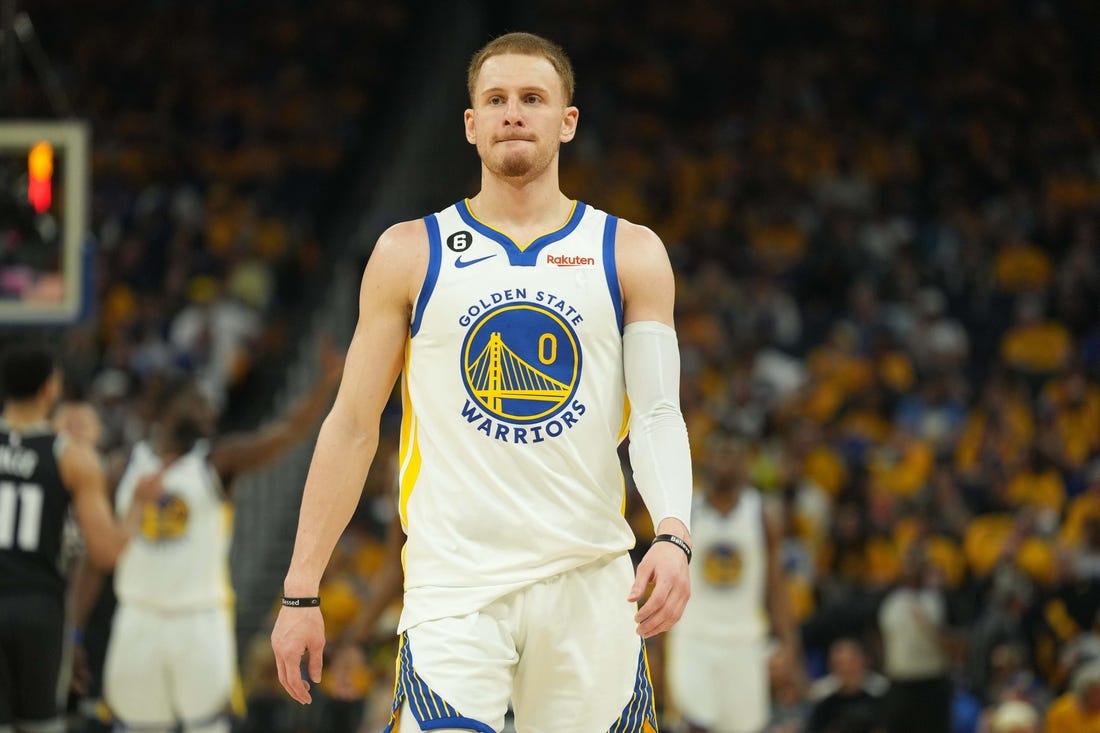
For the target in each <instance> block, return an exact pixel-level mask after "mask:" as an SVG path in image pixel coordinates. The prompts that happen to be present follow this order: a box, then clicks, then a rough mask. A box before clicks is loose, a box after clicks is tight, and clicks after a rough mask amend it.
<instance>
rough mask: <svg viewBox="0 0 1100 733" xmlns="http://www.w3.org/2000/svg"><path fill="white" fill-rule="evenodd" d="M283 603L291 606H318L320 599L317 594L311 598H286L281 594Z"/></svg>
mask: <svg viewBox="0 0 1100 733" xmlns="http://www.w3.org/2000/svg"><path fill="white" fill-rule="evenodd" d="M283 605H284V606H290V607H291V608H300V607H302V606H320V605H321V599H320V598H318V597H317V596H313V597H312V598H287V597H286V596H283Z"/></svg>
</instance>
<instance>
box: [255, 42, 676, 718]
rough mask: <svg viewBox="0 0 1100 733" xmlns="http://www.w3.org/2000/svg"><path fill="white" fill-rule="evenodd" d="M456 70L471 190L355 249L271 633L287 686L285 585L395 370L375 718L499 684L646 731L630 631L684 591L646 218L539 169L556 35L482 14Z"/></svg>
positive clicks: (329, 507)
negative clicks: (391, 598) (363, 256)
mask: <svg viewBox="0 0 1100 733" xmlns="http://www.w3.org/2000/svg"><path fill="white" fill-rule="evenodd" d="M468 81H469V91H470V99H471V108H470V109H468V110H466V113H465V129H466V137H467V140H468V141H469V142H470V143H471V144H474V145H476V146H477V150H478V154H479V156H480V158H481V161H482V181H481V190H480V192H479V193H478V194H477V195H476V196H474V197H473V198H471V199H468V200H464V201H460V202H459V203H457V204H455V205H454V206H452V207H449V208H447V209H446V210H444V211H441V212H439V213H437V214H434V215H431V216H428V217H426V218H425V219H423V220H420V221H413V222H405V223H402V224H398V225H396V226H395V227H392V228H391V229H390V230H388V231H387V232H386V233H385V234H383V235H382V237H381V239H380V240H379V242H378V244H377V245H376V247H375V249H374V253H373V254H372V256H371V260H370V262H369V263H368V265H367V268H366V272H365V273H364V277H363V285H362V290H361V294H360V320H359V324H358V326H357V329H356V333H355V336H354V338H353V340H352V345H351V348H350V349H349V352H348V361H347V366H346V369H345V372H344V374H345V378H344V380H343V383H342V384H341V387H340V391H339V393H338V395H337V399H336V404H335V405H334V407H333V410H332V412H331V413H330V414H329V417H328V418H327V419H326V420H325V423H324V425H323V427H322V429H321V434H320V437H319V438H318V443H317V450H316V453H315V454H314V460H313V465H312V466H311V468H310V473H309V477H308V478H307V481H306V488H305V495H304V498H303V503H302V510H301V517H300V520H299V524H298V536H297V541H296V543H295V548H294V557H293V559H292V561H291V566H290V569H289V571H288V574H287V578H286V583H285V586H284V593H285V594H286V598H285V599H284V606H288V607H284V608H283V609H282V611H281V613H280V615H279V618H278V619H277V621H276V625H275V629H274V630H273V632H272V643H273V647H274V650H275V653H276V660H277V663H278V665H279V674H280V679H281V681H282V683H283V685H284V686H285V687H286V688H287V690H288V691H289V692H290V694H291V695H292V696H293V697H294V698H295V699H296V700H298V701H300V702H309V701H310V695H309V691H308V685H307V684H306V682H305V680H303V679H302V677H301V673H300V664H301V660H302V657H303V655H304V654H305V653H308V655H309V676H310V678H311V679H312V680H313V681H314V682H318V681H319V680H320V674H321V652H322V647H323V644H324V628H323V622H322V619H321V614H320V612H319V610H318V609H317V608H314V607H308V606H312V604H314V603H319V601H318V600H317V599H316V596H317V589H318V584H319V581H320V578H321V575H322V572H323V570H324V567H325V565H326V563H327V562H328V559H329V557H330V555H331V553H332V549H333V546H334V545H335V543H336V541H337V539H338V537H339V535H340V533H341V532H342V531H343V529H344V527H345V526H346V524H347V522H348V519H349V518H350V516H351V514H352V511H353V508H354V507H355V505H356V503H357V501H358V498H359V493H360V490H361V487H362V485H363V479H364V477H365V475H366V473H367V470H368V468H369V466H370V463H371V461H372V460H373V457H374V452H375V450H376V448H377V444H378V427H379V417H380V415H381V412H382V409H383V407H384V406H385V403H386V401H387V398H388V396H389V394H390V391H391V389H392V385H393V384H394V382H395V381H396V378H397V376H398V375H399V374H400V373H402V372H403V374H404V378H403V380H402V397H403V408H404V413H403V423H402V435H401V449H402V450H401V492H400V515H401V520H402V524H403V527H404V529H405V532H406V534H407V541H406V544H405V548H404V569H405V603H404V611H403V615H402V618H401V622H400V631H401V632H402V637H401V646H400V649H401V652H400V656H399V660H398V679H397V686H396V690H395V696H394V698H395V699H394V714H393V719H392V720H391V724H390V727H391V728H396V727H397V726H398V725H399V726H400V730H401V731H402V733H408V732H409V731H413V732H415V731H418V730H421V729H424V730H428V729H431V730H441V731H459V730H460V731H470V730H473V731H482V732H483V733H490V732H492V731H500V730H501V728H502V727H503V724H504V717H505V713H506V710H507V708H508V706H509V703H511V704H512V706H513V708H514V711H515V721H516V728H517V730H518V731H521V733H546V732H549V731H554V732H555V733H569V732H570V731H576V732H577V733H594V732H597V733H598V732H600V731H607V730H611V731H616V732H622V733H625V732H627V731H639V732H640V731H649V730H654V729H655V727H656V720H655V713H654V707H653V700H652V688H651V685H650V681H649V676H648V665H647V662H646V658H645V651H644V645H643V643H642V640H641V639H640V638H639V636H641V637H648V636H652V635H655V634H659V633H661V632H663V631H665V630H667V629H668V628H669V627H670V626H671V625H672V624H673V623H675V621H676V620H677V619H678V618H679V616H680V614H681V613H682V611H683V608H684V605H685V604H686V603H687V599H688V596H689V592H690V591H689V578H688V560H689V556H690V537H689V536H688V521H689V518H690V496H691V484H692V481H691V464H690V457H689V451H688V442H687V431H686V428H685V426H684V421H683V417H682V416H681V414H680V409H679V397H678V395H679V354H678V349H677V345H676V337H675V331H674V330H673V327H672V324H673V321H672V314H673V276H672V269H671V267H670V265H669V262H668V257H667V255H666V253H665V250H664V247H663V245H662V244H661V242H660V240H659V239H658V238H657V237H656V236H655V235H654V234H653V233H652V232H651V231H649V230H648V229H645V228H643V227H640V226H637V225H634V224H631V223H629V222H626V221H622V220H619V219H616V218H615V217H613V216H609V215H608V214H605V213H603V212H601V211H598V210H596V209H594V208H592V207H589V206H586V205H585V204H584V203H581V202H577V201H573V200H571V199H569V198H568V197H566V196H565V195H564V194H562V192H561V190H560V189H559V186H558V151H559V147H560V145H561V144H562V143H563V142H567V141H569V140H571V139H572V138H573V135H574V133H575V131H576V126H577V119H578V112H577V109H576V108H575V107H572V106H571V99H572V92H573V74H572V69H571V67H570V65H569V61H568V59H567V58H566V57H565V55H564V53H563V52H562V51H561V49H560V48H558V47H557V46H556V45H554V44H552V43H550V42H548V41H546V40H545V39H542V38H539V37H537V36H532V35H529V34H523V33H516V34H509V35H506V36H502V37H500V38H498V39H496V40H494V41H493V42H491V43H490V44H489V45H487V46H486V47H485V48H483V49H482V50H481V51H479V52H478V53H477V54H476V55H475V56H474V58H473V60H472V62H471V64H470V68H469V75H468ZM628 396H629V409H628V408H627V397H628ZM628 431H629V434H630V439H631V442H630V450H631V462H632V466H633V469H634V472H635V477H636V481H637V484H638V487H639V490H640V491H641V494H642V497H643V499H644V500H645V502H646V505H647V508H648V509H649V512H650V514H651V516H652V518H653V521H654V524H655V525H656V529H657V532H658V535H659V541H655V543H654V544H653V546H652V547H651V548H650V549H649V551H648V552H647V554H646V555H645V557H644V558H643V560H642V562H641V563H640V565H639V567H638V569H637V572H636V573H635V572H634V569H633V568H632V566H631V564H630V560H629V557H628V555H627V551H628V550H629V549H630V547H631V546H632V545H633V543H634V538H633V535H632V533H631V531H630V528H629V526H628V524H627V522H626V520H625V519H624V518H623V505H624V500H625V494H624V480H623V477H622V473H621V469H620V465H619V459H618V454H617V447H618V445H619V443H620V442H621V441H622V439H623V438H624V437H625V435H626V434H627V432H628ZM650 585H652V586H653V591H652V593H651V594H650V595H649V599H648V600H647V601H646V602H645V604H644V605H643V606H642V608H641V609H640V610H639V609H638V608H637V606H636V602H637V601H638V600H640V599H641V598H642V596H643V594H644V593H645V590H646V588H647V587H648V586H650ZM302 606H307V607H305V608H303V607H302Z"/></svg>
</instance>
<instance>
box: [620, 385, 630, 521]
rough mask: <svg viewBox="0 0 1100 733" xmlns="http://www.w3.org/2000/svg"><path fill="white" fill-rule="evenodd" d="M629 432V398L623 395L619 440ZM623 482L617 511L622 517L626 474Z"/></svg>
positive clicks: (624, 502) (623, 513) (624, 514)
mask: <svg viewBox="0 0 1100 733" xmlns="http://www.w3.org/2000/svg"><path fill="white" fill-rule="evenodd" d="M629 432H630V398H629V397H626V396H624V397H623V422H622V425H620V426H619V442H620V443H622V442H623V440H624V439H625V438H626V436H627V433H629ZM622 483H623V498H622V501H621V502H620V504H621V505H620V507H619V513H620V514H622V515H623V516H624V517H625V516H626V476H623V477H622Z"/></svg>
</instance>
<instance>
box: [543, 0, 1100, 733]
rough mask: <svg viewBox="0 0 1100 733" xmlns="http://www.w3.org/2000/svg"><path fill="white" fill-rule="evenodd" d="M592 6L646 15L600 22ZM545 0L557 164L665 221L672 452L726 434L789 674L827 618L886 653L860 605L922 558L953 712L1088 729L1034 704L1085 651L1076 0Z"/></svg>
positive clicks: (632, 214)
mask: <svg viewBox="0 0 1100 733" xmlns="http://www.w3.org/2000/svg"><path fill="white" fill-rule="evenodd" d="M616 12H619V13H625V12H629V13H630V14H632V15H634V16H638V17H644V18H646V22H644V23H641V22H639V23H629V24H615V25H607V24H604V23H600V22H598V19H599V18H601V17H607V16H609V15H613V14H615V13H616ZM543 17H544V20H546V22H547V27H546V32H547V34H548V35H550V36H551V37H554V38H556V39H558V40H559V41H560V42H561V43H562V44H563V45H564V46H565V48H566V49H568V50H569V51H570V53H571V54H572V56H573V59H574V62H575V64H576V66H577V67H578V68H579V69H580V70H581V71H580V73H579V76H578V102H577V103H578V106H579V107H580V109H581V111H582V113H581V120H582V124H581V132H580V134H579V135H578V139H577V141H576V142H575V143H574V144H573V146H572V148H571V149H567V150H566V152H565V153H564V155H563V174H562V178H563V188H564V189H565V190H566V191H567V192H570V193H571V194H574V195H577V196H578V197H580V198H582V199H585V200H587V201H589V202H591V203H593V204H595V205H597V206H600V207H601V208H605V209H607V210H609V211H613V212H615V213H618V214H621V215H622V216H624V217H626V218H630V219H633V220H635V221H641V222H645V223H648V224H650V225H651V226H652V227H653V228H654V229H655V230H656V231H657V233H658V234H660V235H661V236H662V238H663V239H664V240H665V242H666V244H667V245H668V247H669V250H670V253H671V256H672V258H673V262H674V265H675V266H676V269H677V272H678V273H679V280H680V282H679V287H678V294H677V299H678V307H679V313H678V330H679V334H680V342H681V349H682V354H683V368H684V374H683V377H684V378H683V390H684V392H683V401H684V409H685V417H686V419H687V421H688V426H689V433H690V435H691V436H692V441H693V451H694V454H695V459H696V465H697V471H696V475H697V481H699V482H700V483H704V482H706V481H707V476H708V455H707V435H708V432H709V431H711V430H712V429H713V428H715V427H717V426H721V427H723V428H726V429H729V430H733V431H735V432H738V433H740V434H741V435H742V436H743V437H744V438H745V439H747V440H748V441H749V442H750V444H751V445H752V455H751V457H750V458H749V465H748V467H747V470H748V472H749V475H750V476H751V481H752V483H754V484H755V485H756V486H758V487H759V488H761V489H762V490H764V491H766V492H768V494H769V495H770V496H771V497H773V499H774V501H775V503H776V504H777V505H779V506H781V507H782V508H783V509H784V514H785V522H786V537H785V540H784V545H783V562H784V567H785V569H786V571H787V573H788V578H789V583H790V592H791V597H792V601H793V602H794V606H795V608H796V610H797V612H798V614H799V617H800V620H801V622H802V630H803V643H804V647H805V650H806V672H807V679H809V680H812V679H814V678H817V677H821V676H822V675H825V674H826V673H827V672H828V662H827V659H828V650H829V648H830V646H831V645H832V644H833V643H834V642H836V641H838V640H845V639H856V640H859V641H860V642H861V644H862V645H863V646H864V647H865V648H866V649H868V650H869V651H870V657H869V658H870V660H871V662H872V663H873V664H879V665H881V662H882V654H881V650H882V647H883V646H884V645H885V644H887V643H889V642H888V640H886V639H883V638H882V632H881V630H880V628H879V624H878V616H877V614H878V611H879V609H880V608H881V603H882V601H883V599H884V598H885V597H886V596H887V594H888V592H889V591H890V589H892V588H893V587H895V586H896V585H897V584H898V583H899V581H900V580H901V579H902V577H903V575H904V573H905V571H906V567H907V563H909V561H910V560H914V561H920V562H922V563H923V565H924V568H925V569H924V571H923V572H922V573H921V577H920V581H919V582H921V583H923V584H927V585H929V586H932V587H934V588H937V589H940V590H941V591H942V593H943V594H944V596H945V598H946V600H947V606H948V610H949V613H948V619H947V622H946V624H945V628H944V629H943V631H944V635H945V637H946V641H945V644H946V647H947V653H948V658H949V675H950V678H951V680H952V682H953V685H954V694H955V708H956V716H955V721H956V726H957V730H959V731H973V730H977V729H978V726H979V725H984V726H986V729H987V730H988V729H990V728H989V726H991V725H992V721H993V720H994V716H993V712H994V711H995V710H996V709H997V706H998V705H1000V704H1002V703H1004V702H1006V701H1009V700H1012V701H1016V702H1019V703H1022V704H1026V705H1028V706H1030V708H1031V709H1033V710H1034V711H1035V712H1036V717H1037V719H1038V720H1039V722H1038V723H1036V725H1040V724H1041V722H1042V715H1043V713H1044V712H1046V711H1047V710H1048V708H1049V711H1050V712H1049V716H1051V717H1050V720H1051V721H1052V722H1049V723H1048V726H1054V727H1048V728H1047V729H1048V730H1058V731H1062V730H1065V731H1071V730H1073V731H1076V730H1084V728H1079V727H1074V725H1076V724H1074V725H1070V724H1068V723H1067V722H1066V721H1067V719H1066V718H1064V717H1063V718H1058V720H1057V721H1055V717H1056V716H1057V715H1059V714H1061V715H1065V714H1066V713H1058V712H1057V711H1058V710H1059V706H1061V707H1062V708H1064V707H1066V705H1068V704H1069V703H1067V702H1065V701H1063V700H1062V698H1060V697H1059V696H1061V695H1063V694H1064V693H1065V694H1068V695H1069V696H1070V697H1072V696H1073V695H1074V690H1078V691H1080V690H1082V689H1083V690H1088V689H1091V688H1092V687H1095V686H1096V682H1095V680H1094V679H1092V677H1094V676H1095V673H1096V669H1095V667H1094V668H1092V669H1091V671H1090V669H1089V667H1088V663H1089V662H1090V661H1094V660H1097V659H1100V657H1098V653H1100V646H1098V645H1097V639H1098V638H1100V637H1098V636H1097V633H1098V631H1100V615H1098V613H1097V612H1098V610H1100V563H1098V559H1100V241H1098V234H1100V230H1098V226H1100V129H1098V128H1097V124H1098V122H1097V121H1098V120H1100V114H1098V112H1100V110H1098V100H1097V97H1096V95H1095V94H1093V93H1092V88H1091V85H1090V82H1088V81H1086V79H1087V74H1086V70H1087V69H1088V68H1095V63H1096V61H1097V52H1096V50H1095V47H1094V45H1093V44H1092V42H1091V40H1090V37H1089V35H1088V34H1087V32H1086V31H1085V30H1084V29H1085V28H1088V27H1096V23H1097V21H1098V20H1100V17H1098V15H1097V9H1096V7H1095V6H1094V5H1091V4H1089V3H1085V2H1067V3H1057V4H1055V3H1046V2H1009V3H1000V4H994V5H990V4H988V3H980V2H956V3H950V4H947V3H941V2H934V1H932V0H923V1H917V2H908V3H904V4H902V5H901V6H898V7H895V5H894V4H891V5H889V6H886V5H882V4H878V3H869V2H861V3H856V4H855V5H851V4H844V5H843V6H840V5H837V4H835V3H827V2H808V3H807V2H799V3H791V2H785V1H783V0H775V1H772V2H764V3H753V4H751V5H749V4H738V6H737V7H736V8H735V9H730V8H727V7H725V6H720V5H717V4H713V3H707V2H695V1H691V0H688V1H687V2H681V3H675V4H667V3H661V2H645V3H641V4H629V8H628V6H627V4H624V3H620V2H614V1H613V0H606V1H604V2H595V3H593V2H585V3H579V2H566V3H553V4H550V3H547V4H545V5H544V15H543ZM636 526H637V527H638V530H639V533H644V532H645V531H646V527H647V523H646V522H645V521H644V520H643V519H642V518H639V521H638V522H637V523H636ZM971 630H972V631H971ZM964 632H965V633H964ZM880 669H881V667H880ZM1082 670H1083V671H1082ZM1075 675H1077V676H1079V677H1080V679H1078V677H1075ZM1090 675H1092V677H1090ZM1075 680H1077V682H1076V686H1075ZM773 683H774V685H775V686H776V689H775V690H774V693H775V696H776V699H777V700H786V701H787V703H786V704H777V715H780V717H782V718H783V720H784V721H785V722H783V723H782V724H780V722H779V721H778V719H777V722H776V730H777V731H778V730H783V731H797V730H802V726H803V725H805V724H806V722H807V721H808V719H809V711H810V710H811V709H812V705H811V704H810V703H808V702H806V699H812V695H810V692H809V690H808V689H804V690H802V692H801V693H799V692H794V693H792V692H791V691H790V690H786V689H784V688H785V687H787V686H788V685H790V684H793V683H791V682H790V681H787V680H779V679H777V680H773ZM1082 699H1084V698H1082ZM797 700H802V702H800V703H798V704H795V702H794V701H797ZM1056 700H1057V701H1056ZM792 705H795V707H799V706H802V707H804V708H805V713H806V714H805V715H798V714H795V715H781V713H780V712H778V711H781V710H784V709H786V708H789V707H791V706H792ZM1016 707H1017V709H1018V706H1016ZM983 711H985V713H986V715H985V716H984V718H983ZM1082 715H1083V716H1084V718H1085V719H1088V720H1091V721H1093V722H1092V723H1090V724H1092V725H1095V724H1096V721H1098V720H1100V707H1097V701H1096V700H1095V693H1094V694H1093V696H1092V698H1090V699H1089V701H1088V702H1087V714H1086V713H1082ZM1063 725H1065V726H1067V727H1061V726H1063ZM1013 730H1015V729H1013ZM1089 730H1092V728H1089Z"/></svg>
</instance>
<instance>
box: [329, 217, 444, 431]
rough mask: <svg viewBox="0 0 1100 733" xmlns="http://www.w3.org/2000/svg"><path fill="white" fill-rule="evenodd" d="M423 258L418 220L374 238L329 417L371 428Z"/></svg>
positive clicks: (397, 356) (401, 359)
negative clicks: (352, 331) (352, 333)
mask: <svg viewBox="0 0 1100 733" xmlns="http://www.w3.org/2000/svg"><path fill="white" fill-rule="evenodd" d="M417 227H419V228H418V229H417ZM395 230H396V231H395ZM421 239H422V240H423V244H422V246H421V242H420V241H419V240H421ZM426 262H427V232H426V230H425V228H424V225H423V224H422V223H421V222H412V223H407V224H402V225H398V227H395V228H394V229H392V230H390V232H387V234H384V235H383V236H382V238H381V239H379V241H378V244H377V245H376V246H375V249H374V252H373V254H372V255H371V258H370V261H369V262H368V263H367V267H366V269H365V270H364V272H363V280H362V284H361V286H360V290H359V322H358V323H357V324H356V327H355V334H354V335H353V336H352V339H351V345H350V346H349V347H348V353H347V357H346V359H345V362H344V371H343V376H342V378H341V380H340V389H339V391H338V392H337V394H336V402H335V403H334V405H333V408H332V412H331V413H330V418H335V419H338V420H340V421H341V422H343V423H344V424H346V425H348V426H349V427H352V428H353V429H355V430H356V431H363V430H372V429H375V428H376V427H377V423H378V418H379V416H380V415H381V414H382V410H383V409H384V408H385V406H386V402H387V401H388V400H389V396H390V393H391V392H392V391H393V385H394V383H395V382H396V381H397V376H398V375H399V374H400V373H401V368H402V367H403V366H404V363H405V347H406V344H407V342H408V338H409V324H410V320H411V313H412V302H413V298H414V297H415V293H416V291H417V290H418V289H419V283H420V282H421V281H422V280H423V277H424V270H425V269H426V267H427V264H426Z"/></svg>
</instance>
